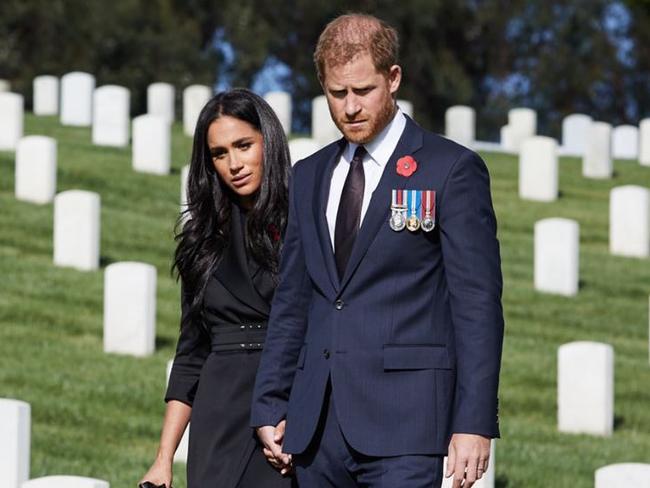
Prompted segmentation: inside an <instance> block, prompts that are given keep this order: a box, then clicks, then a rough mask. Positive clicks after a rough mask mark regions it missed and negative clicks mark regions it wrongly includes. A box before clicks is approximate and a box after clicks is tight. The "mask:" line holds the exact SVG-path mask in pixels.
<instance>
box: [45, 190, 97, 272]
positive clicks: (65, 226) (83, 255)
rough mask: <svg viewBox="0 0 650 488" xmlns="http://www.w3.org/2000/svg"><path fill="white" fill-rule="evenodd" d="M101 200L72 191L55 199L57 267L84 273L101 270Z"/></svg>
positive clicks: (89, 193)
mask: <svg viewBox="0 0 650 488" xmlns="http://www.w3.org/2000/svg"><path fill="white" fill-rule="evenodd" d="M99 222H100V199H99V195H98V194H97V193H93V192H90V191H83V190H68V191H64V192H61V193H59V194H58V195H57V196H55V197H54V264H55V265H57V266H70V267H73V268H77V269H80V270H84V271H91V270H95V269H97V268H98V267H99V233H100V224H99Z"/></svg>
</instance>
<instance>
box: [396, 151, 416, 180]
mask: <svg viewBox="0 0 650 488" xmlns="http://www.w3.org/2000/svg"><path fill="white" fill-rule="evenodd" d="M417 169H418V163H417V161H416V160H415V159H413V156H404V157H402V158H399V159H398V160H397V174H398V175H400V176H404V177H405V178H408V177H409V176H411V175H412V174H413V173H415V171H416V170H417Z"/></svg>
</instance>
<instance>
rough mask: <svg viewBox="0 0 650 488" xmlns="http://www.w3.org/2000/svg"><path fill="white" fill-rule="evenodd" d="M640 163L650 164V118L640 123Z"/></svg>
mask: <svg viewBox="0 0 650 488" xmlns="http://www.w3.org/2000/svg"><path fill="white" fill-rule="evenodd" d="M639 163H641V164H642V165H643V166H650V119H643V120H642V121H641V123H640V124H639Z"/></svg>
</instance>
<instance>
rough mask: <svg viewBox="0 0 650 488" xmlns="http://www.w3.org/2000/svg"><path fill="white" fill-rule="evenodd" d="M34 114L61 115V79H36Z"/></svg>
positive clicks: (44, 76)
mask: <svg viewBox="0 0 650 488" xmlns="http://www.w3.org/2000/svg"><path fill="white" fill-rule="evenodd" d="M32 84H33V90H34V113H35V114H36V115H56V114H58V113H59V79H58V78H57V77H56V76H50V75H42V76H37V77H36V78H34V81H33V83H32Z"/></svg>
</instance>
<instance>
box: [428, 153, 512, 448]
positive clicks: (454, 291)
mask: <svg viewBox="0 0 650 488" xmlns="http://www.w3.org/2000/svg"><path fill="white" fill-rule="evenodd" d="M439 218H440V236H441V237H440V239H441V246H442V255H443V263H444V267H445V275H446V279H447V285H448V290H449V302H450V309H451V318H452V325H453V330H454V339H455V346H456V373H457V376H456V390H455V395H454V405H453V418H452V432H453V433H470V434H480V435H484V436H486V437H499V426H498V399H497V394H498V386H499V370H500V365H501V350H502V345H503V329H504V324H503V311H502V306H501V293H502V287H503V285H502V277H501V258H500V254H499V242H498V240H497V236H496V233H497V227H496V217H495V215H494V210H493V208H492V199H491V196H490V179H489V175H488V171H487V168H486V166H485V163H484V162H483V160H482V159H481V158H480V157H479V156H478V155H476V154H475V153H473V152H470V151H465V152H463V153H462V154H461V156H460V157H459V158H458V160H457V161H456V162H455V163H454V165H453V167H452V168H451V170H450V172H449V175H448V177H447V181H446V182H445V185H444V187H443V191H442V195H441V199H440V202H439Z"/></svg>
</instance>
